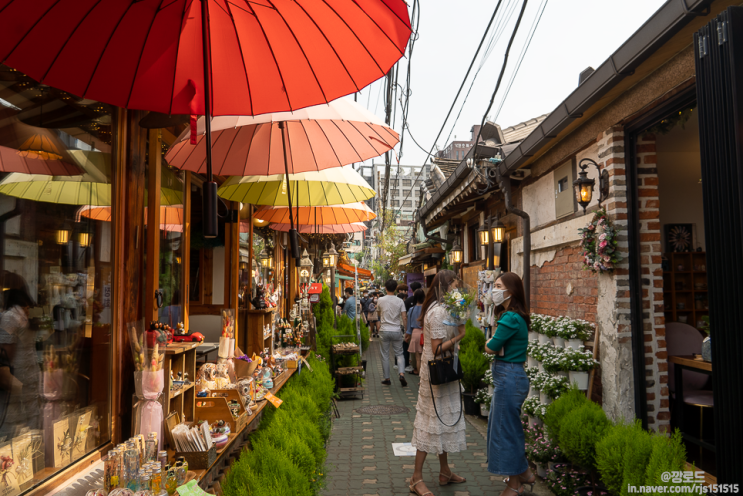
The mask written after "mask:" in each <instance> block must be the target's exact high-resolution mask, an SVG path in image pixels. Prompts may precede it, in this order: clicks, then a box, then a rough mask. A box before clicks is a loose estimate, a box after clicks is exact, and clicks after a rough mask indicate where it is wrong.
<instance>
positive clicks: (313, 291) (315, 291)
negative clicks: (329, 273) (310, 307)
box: [307, 282, 322, 301]
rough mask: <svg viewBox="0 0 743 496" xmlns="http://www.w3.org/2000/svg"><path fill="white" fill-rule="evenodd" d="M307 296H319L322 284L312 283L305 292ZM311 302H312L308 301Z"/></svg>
mask: <svg viewBox="0 0 743 496" xmlns="http://www.w3.org/2000/svg"><path fill="white" fill-rule="evenodd" d="M307 292H308V293H309V294H311V295H312V294H320V293H322V283H319V282H313V283H312V284H310V289H309V290H308V291H307ZM310 301H312V300H310Z"/></svg>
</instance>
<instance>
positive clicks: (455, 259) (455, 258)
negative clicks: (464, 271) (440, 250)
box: [449, 239, 464, 264]
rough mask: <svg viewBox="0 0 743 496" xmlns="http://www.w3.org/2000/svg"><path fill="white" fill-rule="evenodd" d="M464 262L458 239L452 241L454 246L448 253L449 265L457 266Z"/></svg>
mask: <svg viewBox="0 0 743 496" xmlns="http://www.w3.org/2000/svg"><path fill="white" fill-rule="evenodd" d="M462 260H464V250H462V248H461V247H460V246H459V239H454V244H453V246H452V247H451V251H450V252H449V263H450V264H458V263H462Z"/></svg>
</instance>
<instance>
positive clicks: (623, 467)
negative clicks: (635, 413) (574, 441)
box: [596, 421, 651, 494]
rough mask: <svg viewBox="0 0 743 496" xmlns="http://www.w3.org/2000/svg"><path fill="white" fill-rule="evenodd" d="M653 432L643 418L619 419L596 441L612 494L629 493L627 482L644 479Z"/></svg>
mask: <svg viewBox="0 0 743 496" xmlns="http://www.w3.org/2000/svg"><path fill="white" fill-rule="evenodd" d="M650 447H651V436H650V434H649V433H648V432H646V431H645V430H643V428H642V424H640V422H639V421H635V422H633V423H619V424H616V425H613V426H611V427H609V429H608V430H607V432H606V435H605V436H604V438H603V439H601V440H600V441H599V442H598V443H597V444H596V469H597V470H598V472H599V474H600V475H601V480H602V481H603V483H604V486H606V488H607V489H608V490H609V492H610V493H612V494H626V491H627V484H628V483H629V484H634V485H640V484H641V483H640V482H628V481H632V480H634V481H637V480H638V479H637V478H636V473H637V471H638V469H639V470H640V471H641V474H642V475H641V477H640V478H639V480H642V479H644V472H645V469H646V468H647V462H648V458H649V456H650Z"/></svg>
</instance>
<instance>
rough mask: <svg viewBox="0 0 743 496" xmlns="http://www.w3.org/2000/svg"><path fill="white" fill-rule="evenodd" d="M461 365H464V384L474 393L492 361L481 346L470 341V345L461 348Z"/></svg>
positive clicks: (467, 390)
mask: <svg viewBox="0 0 743 496" xmlns="http://www.w3.org/2000/svg"><path fill="white" fill-rule="evenodd" d="M478 332H480V331H478ZM459 366H460V367H462V373H463V376H462V386H464V390H465V392H467V393H472V394H474V393H475V391H476V390H477V389H479V388H480V382H482V378H483V376H484V375H485V372H487V370H488V368H489V367H490V361H489V360H488V359H487V357H486V356H485V355H484V354H483V353H482V349H481V348H477V347H476V346H474V345H473V343H470V346H467V347H464V348H461V349H460V350H459Z"/></svg>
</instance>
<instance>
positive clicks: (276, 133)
mask: <svg viewBox="0 0 743 496" xmlns="http://www.w3.org/2000/svg"><path fill="white" fill-rule="evenodd" d="M204 124H205V119H203V118H201V119H199V122H198V127H197V132H198V138H197V144H196V146H193V145H191V143H190V141H189V139H190V132H189V131H188V130H186V131H184V132H183V133H182V134H181V135H180V136H179V137H178V139H177V140H176V143H175V144H174V145H173V146H171V147H170V149H169V150H168V152H167V153H166V154H165V159H166V160H167V162H168V164H170V165H172V166H173V167H176V168H178V169H184V170H190V171H192V172H199V173H204V172H205V171H206V142H207V141H208V140H206V139H205V126H204ZM282 126H283V131H284V133H283V134H284V135H285V136H284V139H282ZM211 136H212V140H211V142H212V150H213V156H212V167H213V170H214V173H215V174H219V175H222V176H253V175H276V174H297V173H301V172H309V171H321V170H325V169H329V168H333V167H341V166H343V165H348V164H352V163H355V162H363V161H364V160H367V159H370V158H374V157H378V156H379V155H382V154H383V153H385V152H387V151H389V150H391V149H392V148H393V147H394V146H395V145H397V143H398V142H399V141H400V137H399V135H398V134H397V132H395V131H394V130H393V129H391V128H389V127H388V126H386V125H385V123H384V121H382V120H381V119H380V118H379V117H377V116H376V115H374V114H373V113H371V112H369V111H368V110H367V109H366V108H364V107H363V106H362V105H360V104H358V103H356V102H354V101H353V100H351V99H350V98H341V99H339V100H336V101H333V102H330V103H329V104H327V105H316V106H314V107H308V108H305V109H302V110H297V111H295V112H278V113H274V114H266V115H259V116H256V117H252V116H222V117H215V118H214V119H212V122H211ZM290 189H291V188H290Z"/></svg>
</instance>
